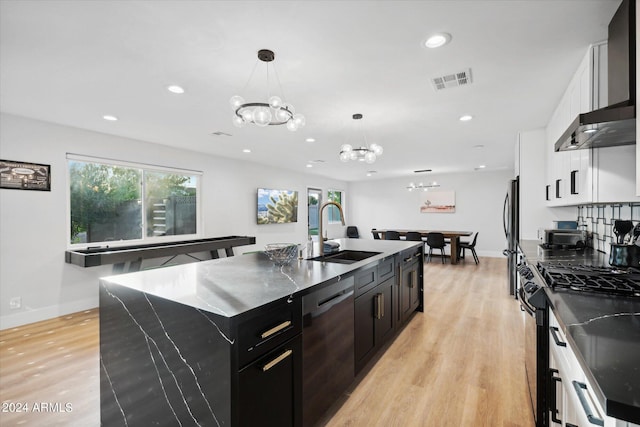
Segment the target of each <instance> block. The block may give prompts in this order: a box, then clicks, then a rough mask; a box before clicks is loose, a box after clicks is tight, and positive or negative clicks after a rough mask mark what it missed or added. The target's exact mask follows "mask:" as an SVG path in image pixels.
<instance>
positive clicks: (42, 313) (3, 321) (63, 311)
mask: <svg viewBox="0 0 640 427" xmlns="http://www.w3.org/2000/svg"><path fill="white" fill-rule="evenodd" d="M97 306H98V298H97V297H96V298H89V299H85V300H80V301H72V302H69V303H66V304H62V305H59V304H56V305H50V306H47V307H42V308H38V309H29V308H25V309H23V310H21V311H19V312H16V313H12V314H8V315H3V316H0V330H4V329H10V328H15V327H18V326H22V325H27V324H29V323H34V322H39V321H41V320H48V319H53V318H55V317H59V316H64V315H67V314H71V313H77V312H78V311H83V310H89V309H91V308H96V307H97Z"/></svg>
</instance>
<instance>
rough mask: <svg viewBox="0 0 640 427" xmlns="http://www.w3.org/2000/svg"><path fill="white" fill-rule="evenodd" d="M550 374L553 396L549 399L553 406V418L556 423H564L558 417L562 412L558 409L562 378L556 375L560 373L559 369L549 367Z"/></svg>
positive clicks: (551, 409)
mask: <svg viewBox="0 0 640 427" xmlns="http://www.w3.org/2000/svg"><path fill="white" fill-rule="evenodd" d="M549 374H550V375H551V376H550V378H549V379H550V380H551V387H550V389H551V390H550V392H551V396H550V399H549V401H550V402H549V404H550V406H551V408H550V411H551V420H552V421H553V422H554V423H557V424H562V420H561V419H560V418H558V414H560V411H559V410H558V384H562V378H560V377H559V376H556V374H560V372H558V370H557V369H549Z"/></svg>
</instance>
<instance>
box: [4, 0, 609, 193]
mask: <svg viewBox="0 0 640 427" xmlns="http://www.w3.org/2000/svg"><path fill="white" fill-rule="evenodd" d="M619 3H620V0H593V1H591V0H566V1H561V0H536V1H515V0H512V1H508V0H500V1H479V0H478V1H472V0H468V1H444V0H443V1H253V2H248V1H188V0H187V1H169V0H165V1H97V0H94V1H79V0H77V1H56V0H48V1H7V0H2V1H1V3H0V5H1V6H0V8H1V9H0V49H1V50H0V94H1V95H0V110H1V111H3V112H7V113H12V114H17V115H22V116H27V117H33V118H36V119H41V120H45V121H50V122H55V123H61V124H65V125H69V126H75V127H79V128H84V129H90V130H93V131H97V132H104V133H109V134H115V135H121V136H124V137H128V138H135V139H140V140H144V141H150V142H156V143H159V144H166V145H171V146H176V147H180V148H183V149H188V150H195V151H201V152H205V153H211V154H215V155H219V156H225V157H231V158H241V159H245V160H249V161H253V162H259V163H264V164H269V165H274V166H277V167H281V168H287V169H291V170H295V171H299V172H307V173H312V174H319V175H324V176H331V177H334V178H337V179H341V180H346V181H356V180H364V179H379V178H386V177H399V176H406V177H407V179H408V181H409V180H411V179H413V178H415V177H414V176H413V175H414V174H413V171H414V170H418V169H425V168H430V169H433V173H436V174H440V173H451V172H468V171H473V170H474V168H475V167H477V166H478V165H479V164H481V163H484V164H486V165H487V170H496V169H508V168H509V169H510V168H512V167H513V154H514V148H513V147H514V142H515V139H516V134H517V131H518V130H526V129H534V128H538V127H542V126H545V124H546V123H547V121H548V120H549V117H550V116H551V114H552V112H553V108H554V107H555V104H556V103H557V102H558V100H559V99H560V97H561V96H562V91H563V90H564V88H566V86H567V84H568V82H569V79H570V78H571V75H572V73H573V71H574V70H575V69H576V68H577V66H578V63H579V62H580V60H581V58H582V56H583V55H584V54H585V53H586V49H587V47H588V45H589V44H590V43H593V42H597V41H600V40H603V39H606V37H607V36H606V34H607V32H606V27H607V23H608V22H609V20H610V19H611V16H613V13H614V12H615V9H616V8H617V6H618V4H619ZM437 31H446V32H448V33H450V34H451V35H452V40H451V42H450V43H449V44H448V45H446V46H444V47H442V48H439V49H426V48H424V47H422V46H421V41H422V40H423V39H425V38H426V36H427V35H429V34H431V33H433V32H437ZM262 48H268V49H271V50H273V51H275V53H276V59H275V62H274V63H273V64H274V65H275V69H276V71H277V74H278V77H279V80H280V82H281V85H282V88H283V90H284V95H285V98H286V100H287V101H289V102H291V103H292V104H293V105H294V106H295V107H296V109H297V112H300V113H302V114H304V115H305V116H306V119H307V124H306V127H304V128H302V129H301V130H299V131H297V132H289V131H288V130H287V129H286V128H285V127H284V126H270V127H267V128H256V127H245V128H241V129H239V128H236V127H234V126H233V124H232V122H231V117H232V111H231V109H230V107H229V98H231V96H233V95H236V94H239V95H242V96H243V97H244V98H245V99H247V101H262V102H264V101H265V100H264V99H262V98H266V96H264V97H263V96H262V94H263V93H266V90H267V89H266V83H265V82H266V68H265V66H264V64H263V63H260V64H259V65H258V68H256V71H255V74H254V76H253V79H251V80H250V79H249V77H250V75H251V71H252V69H253V67H254V65H255V64H256V61H257V59H256V52H257V51H258V50H259V49H262ZM467 68H471V70H472V76H473V83H472V84H471V85H469V86H466V87H457V88H451V89H445V90H442V91H438V92H436V91H435V90H434V88H433V86H432V85H431V82H430V79H431V78H433V77H436V76H439V75H443V74H450V73H453V72H457V71H461V70H464V69H467ZM247 83H250V84H249V85H248V86H247ZM263 83H264V84H263ZM271 83H272V87H271V91H272V92H278V90H277V85H274V84H273V78H272V79H271ZM170 84H177V85H180V86H182V87H184V88H185V89H186V93H184V94H182V95H175V94H171V93H169V92H168V91H167V90H166V86H167V85H170ZM245 87H246V89H245ZM254 87H255V88H260V92H259V93H258V95H260V96H258V95H256V96H253V95H252V93H254V92H257V90H256V91H254V90H253V88H254ZM243 90H244V92H243ZM354 113H362V114H363V115H364V119H363V120H362V121H361V125H362V128H363V129H364V132H365V134H366V136H367V139H368V140H369V142H376V143H378V144H380V145H382V146H383V147H384V154H383V156H382V157H381V158H379V159H378V161H377V162H376V163H374V164H372V165H367V164H365V163H358V162H350V163H342V162H340V161H339V159H338V152H339V148H340V146H341V145H342V144H343V143H345V142H351V143H359V142H360V139H361V137H362V134H361V133H360V134H358V133H357V132H356V126H355V123H354V121H353V120H352V119H351V116H352V114H354ZM105 114H112V115H115V116H117V117H118V118H119V120H118V121H117V122H107V121H105V120H103V119H102V116H103V115H105ZM462 114H471V115H473V116H474V119H473V120H472V121H470V122H464V123H463V122H460V121H459V120H458V118H459V116H461V115H462ZM217 131H218V132H224V133H227V134H230V135H231V136H215V135H212V133H213V132H217ZM309 137H312V138H315V142H305V139H306V138H309ZM476 145H483V146H484V148H474V146H476ZM244 148H249V149H251V150H252V153H250V154H245V153H243V152H242V149H244ZM310 160H323V161H324V163H318V164H315V165H314V167H313V168H310V169H308V168H306V164H307V162H308V161H310ZM367 170H376V171H377V172H378V173H377V174H375V175H374V177H371V178H367V177H366V176H365V171H367Z"/></svg>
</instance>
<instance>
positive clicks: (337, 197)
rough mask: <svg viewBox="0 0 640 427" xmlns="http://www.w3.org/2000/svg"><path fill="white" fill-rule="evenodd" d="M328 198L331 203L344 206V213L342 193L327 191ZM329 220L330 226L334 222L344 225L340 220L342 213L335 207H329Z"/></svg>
mask: <svg viewBox="0 0 640 427" xmlns="http://www.w3.org/2000/svg"><path fill="white" fill-rule="evenodd" d="M327 198H328V199H329V201H330V202H336V203H338V204H339V205H340V206H342V211H343V212H344V206H343V203H342V201H343V196H342V191H339V190H329V191H327ZM327 220H328V221H329V224H331V223H334V222H339V223H342V220H341V219H340V211H339V210H338V208H337V207H335V206H334V205H329V206H327Z"/></svg>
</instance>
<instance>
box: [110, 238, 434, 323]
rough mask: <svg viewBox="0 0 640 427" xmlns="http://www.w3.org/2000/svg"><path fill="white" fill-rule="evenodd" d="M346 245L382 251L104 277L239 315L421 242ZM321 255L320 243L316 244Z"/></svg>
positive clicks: (233, 261) (255, 256)
mask: <svg viewBox="0 0 640 427" xmlns="http://www.w3.org/2000/svg"><path fill="white" fill-rule="evenodd" d="M332 241H334V242H338V243H339V244H340V250H357V251H372V252H380V254H379V255H374V256H373V257H370V258H367V259H365V260H362V261H358V262H355V263H353V264H337V263H328V262H319V261H307V260H294V261H293V262H292V263H291V264H290V265H288V266H284V267H278V266H276V265H274V264H273V263H272V262H271V261H270V260H269V259H268V258H267V256H266V255H265V254H264V253H262V252H258V253H251V254H246V255H238V256H234V257H227V258H220V259H216V260H209V261H203V262H196V263H191V264H184V265H177V266H172V267H165V268H158V269H154V270H147V271H140V272H135V273H127V274H120V275H114V276H108V277H103V278H101V279H100V283H101V285H103V286H107V287H108V286H109V285H120V286H125V287H127V288H130V289H135V290H138V291H141V292H145V293H148V294H151V295H155V296H158V297H161V298H165V299H168V300H171V301H175V302H178V303H181V304H185V305H188V306H191V307H195V308H198V309H201V310H204V311H207V312H210V313H214V314H217V315H220V316H223V317H234V316H237V315H240V314H242V313H245V312H248V311H250V310H252V309H254V308H257V307H261V306H263V305H265V304H268V303H270V302H273V301H276V300H279V299H281V298H286V297H290V296H293V295H296V294H299V295H304V294H305V293H308V292H309V291H310V289H311V288H313V287H314V286H317V285H320V284H323V283H333V282H334V281H336V280H340V277H341V276H343V275H345V274H348V273H351V272H353V271H355V270H357V269H359V268H362V267H365V266H367V265H369V264H371V263H376V262H378V261H380V260H382V259H384V258H386V257H389V256H393V255H394V254H396V253H398V252H402V251H404V250H406V249H411V248H413V247H415V246H417V245H420V244H421V243H420V242H406V241H397V240H372V239H334V240H332ZM315 249H316V250H315V252H314V253H315V254H316V255H318V254H319V252H318V250H317V249H318V244H317V243H316V245H315Z"/></svg>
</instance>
